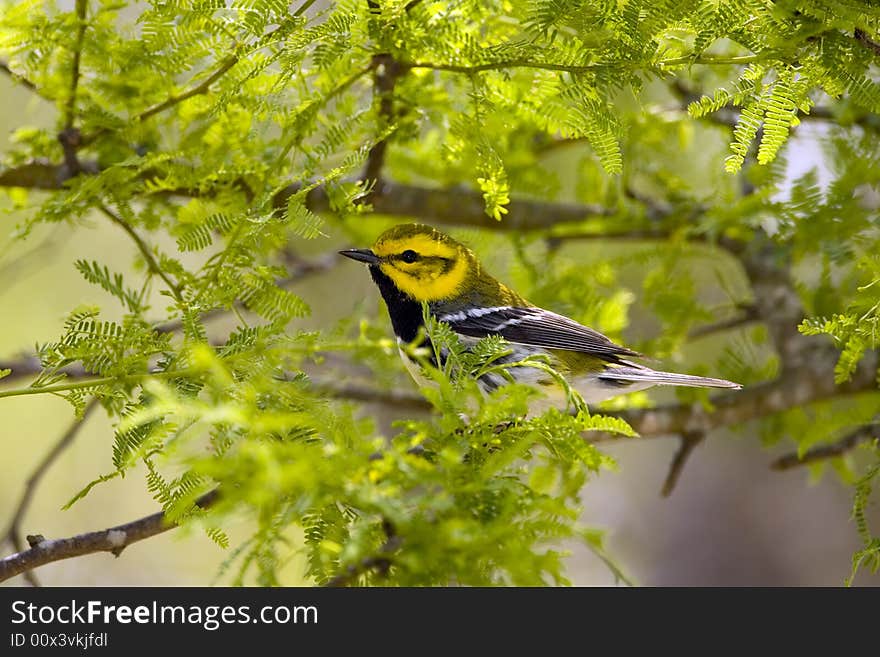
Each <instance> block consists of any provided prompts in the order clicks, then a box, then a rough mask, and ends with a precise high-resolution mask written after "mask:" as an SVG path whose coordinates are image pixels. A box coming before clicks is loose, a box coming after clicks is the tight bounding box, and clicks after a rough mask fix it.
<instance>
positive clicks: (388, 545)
mask: <svg viewBox="0 0 880 657" xmlns="http://www.w3.org/2000/svg"><path fill="white" fill-rule="evenodd" d="M382 528H383V529H384V530H385V536H386V541H385V543H384V544H383V545H382V547H380V548H379V552H378V553H377V554H375V555H372V556H369V557H365V558H363V559H361V560H360V561H359V562H358V563H356V564H352V565H350V566H348V567H347V568H346V569H345V570H344V571H343V572H341V573H339V574H338V575H336V576H335V577H332V578H331V579H330V580H329V581H328V582H327V583H326V584H325V585H324V586H327V587H329V588H338V587H343V586H348V585H350V584H353V583H354V582H355V581H356V580H357V579H358V578H359V577H360V576H361V575H365V574H366V573H368V572H371V571H374V570H375V571H376V572H378V573H379V575H380V576H381V577H386V576H387V575H388V571H389V570H391V566H392V560H391V556H392V555H393V554H394V553H395V552H397V550H399V549H400V546H401V544H402V543H403V540H402V539H401V537H400V536H398V534H397V530H396V529H395V528H394V525H392V524H391V522H390V521H389V520H388V519H384V520H383V521H382Z"/></svg>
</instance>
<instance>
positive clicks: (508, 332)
mask: <svg viewBox="0 0 880 657" xmlns="http://www.w3.org/2000/svg"><path fill="white" fill-rule="evenodd" d="M340 254H342V255H344V256H346V257H348V258H351V259H353V260H358V261H360V262H365V263H367V265H369V269H370V274H371V275H372V277H373V280H374V281H375V282H376V285H377V286H378V287H379V291H380V292H381V293H382V297H383V298H384V299H385V303H386V305H387V306H388V313H389V315H390V316H391V324H392V326H393V328H394V333H395V334H396V335H397V339H398V342H399V343H401V344H410V343H413V342H414V341H415V340H416V339H417V338H418V337H419V332H420V329H421V328H422V326H423V314H422V303H423V302H424V303H427V304H428V308H429V310H430V312H431V314H432V315H433V316H434V317H435V318H436V319H437V320H439V321H441V322H445V323H446V324H448V325H449V327H450V328H451V329H452V330H453V331H454V332H455V334H456V335H457V336H458V337H459V338H460V339H461V340H462V341H463V342H464V343H466V344H467V343H475V342H476V341H477V340H479V339H480V338H485V337H486V336H490V335H498V336H501V337H502V338H504V339H505V340H506V341H507V342H509V343H510V348H511V353H510V355H509V356H508V357H507V358H508V359H509V360H508V362H518V361H521V360H522V359H523V358H526V357H528V356H530V355H534V354H544V355H546V356H547V357H548V358H549V361H550V364H551V366H552V367H553V369H555V370H556V371H557V372H559V373H560V374H562V375H563V376H565V378H566V380H567V381H568V382H569V383H570V385H571V386H572V387H573V388H574V389H575V390H577V391H578V392H579V393H580V394H581V396H582V397H583V399H584V401H585V402H586V403H587V404H594V403H597V402H600V401H603V400H605V399H608V398H610V397H614V396H615V395H619V394H623V393H627V392H635V391H637V390H644V389H645V388H649V387H651V386H655V385H675V386H692V387H709V388H740V387H741V386H740V385H739V384H737V383H733V382H731V381H725V380H723V379H711V378H706V377H701V376H690V375H687V374H676V373H672V372H658V371H656V370H652V369H650V368H648V367H645V366H644V365H640V364H637V363H634V362H631V361H630V360H627V359H628V358H633V357H639V356H640V354H638V353H637V352H635V351H632V350H630V349H627V348H626V347H622V346H620V345H617V344H615V343H614V342H612V341H611V340H609V339H608V338H607V337H605V336H604V335H602V334H601V333H599V332H598V331H594V330H593V329H591V328H588V327H586V326H583V325H581V324H579V323H578V322H576V321H574V320H572V319H569V318H568V317H564V316H562V315H559V314H557V313H554V312H550V311H549V310H544V309H543V308H538V307H536V306H534V305H532V304H530V303H529V302H528V301H526V300H525V299H524V298H523V297H521V296H520V295H519V294H517V293H516V292H514V291H513V290H511V289H510V288H508V287H507V286H505V285H504V284H503V283H501V282H499V281H497V280H496V279H495V278H493V277H492V276H491V275H490V274H488V273H487V272H486V270H485V269H483V267H482V266H481V265H480V262H479V261H478V260H477V258H476V256H475V255H474V254H473V252H472V251H471V250H470V249H468V248H467V247H466V246H464V245H463V244H461V243H459V242H457V241H456V240H454V239H453V238H451V237H449V236H448V235H445V234H444V233H441V232H440V231H438V230H436V229H434V228H432V227H430V226H425V225H421V224H402V225H399V226H395V227H394V228H391V229H389V230H388V231H386V232H385V233H383V234H382V235H381V236H380V237H379V239H378V240H376V243H375V244H374V245H373V248H372V249H348V250H345V251H340ZM401 355H402V356H403V358H404V362H405V363H406V365H407V368H408V369H409V371H410V373H411V374H412V375H413V377H414V378H415V379H416V381H420V380H423V378H424V377H420V376H419V374H418V365H417V363H415V362H414V361H412V360H411V359H410V358H409V357H408V356H407V354H406V351H405V350H403V349H402V350H401ZM510 375H511V376H512V377H513V378H514V380H516V381H518V382H522V383H527V384H531V385H534V386H540V387H541V388H542V389H543V390H544V392H545V393H547V397H548V401H549V403H550V404H551V405H557V406H559V405H562V406H567V403H566V401H564V400H563V399H561V398H560V396H561V393H562V389H561V387H559V386H558V385H555V383H556V382H555V380H554V379H553V377H552V376H550V375H549V374H548V373H547V371H546V370H542V369H540V368H532V367H516V368H512V369H511V370H510ZM505 382H506V379H505V378H504V377H503V376H501V375H500V374H488V375H484V376H483V377H481V379H480V380H479V384H480V386H481V388H483V389H484V390H492V389H495V388H497V387H498V386H500V385H502V384H504V383H505ZM560 402H561V404H560Z"/></svg>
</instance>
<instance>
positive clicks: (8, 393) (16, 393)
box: [0, 369, 194, 398]
mask: <svg viewBox="0 0 880 657" xmlns="http://www.w3.org/2000/svg"><path fill="white" fill-rule="evenodd" d="M193 373H194V370H192V369H183V370H166V371H159V372H138V373H136V374H121V375H119V376H101V377H96V378H89V379H85V378H84V379H80V380H78V381H69V382H67V383H53V384H51V385H47V386H36V387H34V386H31V387H29V388H13V389H12V390H0V398H4V397H26V396H30V395H44V394H47V393H49V394H54V393H56V392H68V391H70V390H82V389H85V388H95V387H98V386H103V385H107V384H111V383H138V382H140V381H142V380H144V379H148V378H154V379H166V378H175V377H185V376H192V375H193Z"/></svg>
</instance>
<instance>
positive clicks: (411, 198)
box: [0, 160, 615, 231]
mask: <svg viewBox="0 0 880 657" xmlns="http://www.w3.org/2000/svg"><path fill="white" fill-rule="evenodd" d="M82 168H83V171H84V172H86V171H87V172H89V173H91V172H97V170H98V168H97V164H96V163H94V162H86V163H83V166H82ZM70 177H71V176H70V174H69V171H68V170H67V168H66V167H65V166H64V165H63V164H51V163H49V162H46V161H45V160H34V161H32V162H28V163H27V164H24V165H21V166H18V167H14V168H10V169H6V170H5V171H2V172H0V187H26V188H30V189H45V190H55V189H63V187H64V183H65V182H66V181H67V180H69V179H70ZM149 178H150V177H149V176H145V180H149ZM378 187H379V189H377V190H376V196H375V198H374V199H373V201H372V207H373V209H374V211H375V212H377V213H379V214H385V215H389V216H396V217H419V218H420V219H422V220H424V221H432V222H435V223H437V224H445V225H457V226H483V227H485V226H487V225H490V226H491V227H492V228H493V229H496V230H502V231H515V230H537V229H541V228H549V227H551V226H554V225H557V224H564V223H572V222H580V221H584V220H586V219H589V218H590V217H596V216H610V215H613V214H614V213H615V210H614V209H613V208H605V207H602V206H600V205H595V204H590V203H555V202H550V201H539V200H533V199H524V198H520V199H513V200H512V201H511V202H510V204H509V205H508V206H507V209H508V214H507V215H506V216H505V218H504V221H502V222H491V223H490V220H489V219H488V218H487V217H486V213H485V212H484V203H483V196H482V194H481V193H480V192H477V191H474V190H471V189H467V188H464V187H451V188H445V189H444V188H432V187H420V186H417V185H406V184H402V183H395V182H391V181H386V182H383V183H382V184H381V185H379V186H378ZM301 188H302V185H301V184H299V183H295V184H292V185H289V186H287V187H285V188H284V189H282V190H281V191H279V192H278V193H277V194H276V196H275V198H274V199H273V206H274V207H285V206H286V205H287V201H288V199H289V198H290V197H291V196H292V195H293V194H296V193H297V192H298V191H299V190H300V189H301ZM166 193H172V194H174V195H177V196H193V197H196V196H212V192H210V191H208V192H205V191H201V190H197V189H176V190H172V191H170V192H168V191H166ZM306 205H307V206H308V208H309V210H311V211H312V212H329V211H330V210H331V207H330V199H329V197H328V196H327V192H326V191H325V190H324V188H323V187H318V188H316V189H313V190H311V191H310V192H309V193H308V195H307V196H306Z"/></svg>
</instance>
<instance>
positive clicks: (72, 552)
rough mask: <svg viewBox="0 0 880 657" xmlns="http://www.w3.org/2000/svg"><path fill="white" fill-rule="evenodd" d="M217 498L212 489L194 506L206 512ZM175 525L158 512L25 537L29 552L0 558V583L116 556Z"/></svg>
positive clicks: (216, 493) (215, 492)
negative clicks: (69, 562)
mask: <svg viewBox="0 0 880 657" xmlns="http://www.w3.org/2000/svg"><path fill="white" fill-rule="evenodd" d="M219 497H220V496H219V493H218V492H217V490H216V489H214V490H212V491H211V492H209V493H206V494H204V495H202V496H201V497H200V498H198V499H197V500H196V501H195V505H196V506H197V507H199V508H200V509H207V508H209V507H210V506H212V505H213V504H215V503H216V502H217V500H218V499H219ZM176 526H177V524H176V523H175V522H173V521H169V520H168V519H167V518H166V517H165V513H164V512H162V511H160V512H158V513H154V514H152V515H149V516H146V517H144V518H140V519H139V520H135V521H133V522H128V523H125V524H122V525H117V526H115V527H110V528H108V529H103V530H101V531H97V532H89V533H87V534H79V535H77V536H71V537H70V538H59V539H55V540H46V539H44V538H43V537H42V536H35V537H29V541H30V542H31V547H30V548H29V549H27V550H23V551H20V552H17V553H16V554H13V555H10V556H8V557H6V558H4V559H0V582H3V581H6V580H8V579H10V578H12V577H15V576H16V575H21V574H23V573H26V572H28V571H31V570H33V569H34V568H38V567H39V566H44V565H46V564H47V563H52V562H54V561H62V560H64V559H72V558H74V557H81V556H83V555H85V554H93V553H95V552H111V553H112V554H113V555H114V556H117V557H118V556H119V555H120V554H121V553H122V551H123V550H124V549H125V548H126V547H128V546H129V545H131V544H132V543H136V542H138V541H142V540H144V539H145V538H150V537H152V536H155V535H157V534H161V533H163V532H166V531H168V530H169V529H173V528H174V527H176Z"/></svg>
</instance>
